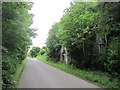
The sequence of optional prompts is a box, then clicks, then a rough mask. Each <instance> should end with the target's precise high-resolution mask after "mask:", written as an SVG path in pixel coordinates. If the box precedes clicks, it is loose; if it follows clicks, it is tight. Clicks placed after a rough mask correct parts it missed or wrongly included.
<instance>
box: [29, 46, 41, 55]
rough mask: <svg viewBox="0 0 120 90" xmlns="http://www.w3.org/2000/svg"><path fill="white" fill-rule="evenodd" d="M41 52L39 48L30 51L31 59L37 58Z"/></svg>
mask: <svg viewBox="0 0 120 90" xmlns="http://www.w3.org/2000/svg"><path fill="white" fill-rule="evenodd" d="M39 52H40V48H39V47H33V48H32V49H31V50H30V55H31V57H36V56H37V55H38V54H39Z"/></svg>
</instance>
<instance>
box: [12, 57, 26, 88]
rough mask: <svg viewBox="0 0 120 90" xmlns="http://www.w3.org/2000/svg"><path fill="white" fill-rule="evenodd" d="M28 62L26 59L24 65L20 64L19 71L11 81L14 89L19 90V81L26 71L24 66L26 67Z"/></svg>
mask: <svg viewBox="0 0 120 90" xmlns="http://www.w3.org/2000/svg"><path fill="white" fill-rule="evenodd" d="M26 62H27V60H26V59H25V60H23V61H22V63H21V64H19V66H18V67H17V71H16V72H15V74H14V77H13V78H12V80H11V81H12V86H13V87H14V88H17V84H18V81H19V79H20V76H21V73H22V71H23V69H24V66H25V64H26Z"/></svg>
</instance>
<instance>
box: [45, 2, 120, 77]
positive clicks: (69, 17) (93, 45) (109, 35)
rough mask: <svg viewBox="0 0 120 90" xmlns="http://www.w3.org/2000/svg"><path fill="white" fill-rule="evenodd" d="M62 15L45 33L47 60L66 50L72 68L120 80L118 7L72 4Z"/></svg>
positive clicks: (104, 4) (112, 3)
mask: <svg viewBox="0 0 120 90" xmlns="http://www.w3.org/2000/svg"><path fill="white" fill-rule="evenodd" d="M64 13H65V14H64V15H63V17H62V18H61V20H60V22H58V23H56V24H54V25H53V26H52V29H51V30H50V32H49V35H48V38H47V50H48V55H49V58H51V57H52V58H53V59H56V58H57V60H60V59H58V58H59V56H58V55H59V52H60V47H66V48H67V51H68V52H69V54H70V55H71V57H72V61H71V64H73V65H74V66H76V67H78V68H82V69H83V68H84V69H89V70H101V71H105V72H108V73H109V74H111V75H113V76H114V77H117V78H118V79H120V69H119V68H120V3H115V2H110V3H109V2H107V3H106V2H102V3H97V2H86V3H85V2H75V3H71V6H70V7H69V8H67V9H65V11H64Z"/></svg>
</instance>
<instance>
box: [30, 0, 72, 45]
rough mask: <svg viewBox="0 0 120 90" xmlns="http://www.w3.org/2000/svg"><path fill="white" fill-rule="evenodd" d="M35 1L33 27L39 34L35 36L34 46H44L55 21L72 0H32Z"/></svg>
mask: <svg viewBox="0 0 120 90" xmlns="http://www.w3.org/2000/svg"><path fill="white" fill-rule="evenodd" d="M30 1H32V2H34V5H33V8H32V10H31V11H30V12H31V13H32V14H34V15H35V16H34V18H33V21H34V22H33V24H32V26H31V27H32V28H37V29H38V31H37V34H38V36H37V37H36V38H34V39H33V40H32V41H33V46H39V47H42V46H44V45H45V44H44V43H45V41H46V38H47V35H48V32H49V30H50V29H51V26H52V25H53V23H55V22H58V21H59V20H60V18H61V17H62V15H63V10H64V9H66V8H67V7H69V6H70V2H72V0H30Z"/></svg>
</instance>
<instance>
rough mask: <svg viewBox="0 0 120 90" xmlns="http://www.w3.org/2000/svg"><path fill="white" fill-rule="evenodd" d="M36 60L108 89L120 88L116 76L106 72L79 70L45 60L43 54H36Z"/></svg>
mask: <svg viewBox="0 0 120 90" xmlns="http://www.w3.org/2000/svg"><path fill="white" fill-rule="evenodd" d="M36 58H37V59H38V60H40V61H42V62H43V63H46V64H48V65H51V66H53V67H55V68H58V69H60V70H62V71H65V72H67V73H70V74H72V75H74V76H77V77H79V78H82V79H84V80H87V81H88V82H92V83H94V84H96V85H98V86H100V87H103V88H108V89H112V90H113V89H115V90H116V89H117V90H119V89H120V86H119V84H120V83H119V81H118V79H116V78H112V77H111V76H110V75H109V74H108V73H105V72H100V71H88V70H81V69H77V68H75V67H73V66H70V65H66V64H64V63H61V62H53V61H51V60H47V58H46V56H45V55H42V56H37V57H36Z"/></svg>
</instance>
